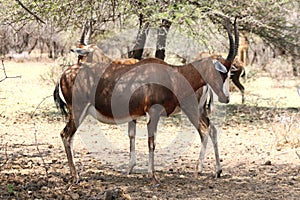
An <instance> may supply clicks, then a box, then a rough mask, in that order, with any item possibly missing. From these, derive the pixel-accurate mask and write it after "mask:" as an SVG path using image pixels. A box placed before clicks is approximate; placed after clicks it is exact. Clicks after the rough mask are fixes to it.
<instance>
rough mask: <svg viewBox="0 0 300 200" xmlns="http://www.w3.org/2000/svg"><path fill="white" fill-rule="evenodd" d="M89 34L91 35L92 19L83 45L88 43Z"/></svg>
mask: <svg viewBox="0 0 300 200" xmlns="http://www.w3.org/2000/svg"><path fill="white" fill-rule="evenodd" d="M91 35H92V20H90V25H89V29H88V31H87V34H86V37H85V39H84V45H88V44H89V40H90V38H91Z"/></svg>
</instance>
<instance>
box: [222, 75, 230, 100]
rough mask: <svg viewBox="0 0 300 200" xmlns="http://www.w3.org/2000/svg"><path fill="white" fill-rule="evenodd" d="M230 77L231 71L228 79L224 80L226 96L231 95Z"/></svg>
mask: <svg viewBox="0 0 300 200" xmlns="http://www.w3.org/2000/svg"><path fill="white" fill-rule="evenodd" d="M229 77H230V72H228V77H227V78H226V80H225V81H224V84H223V92H224V94H225V96H227V97H228V98H229V97H230V94H229Z"/></svg>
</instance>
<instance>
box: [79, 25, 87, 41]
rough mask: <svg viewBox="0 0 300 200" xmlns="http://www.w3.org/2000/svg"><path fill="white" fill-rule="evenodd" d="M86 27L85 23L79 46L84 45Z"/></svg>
mask: <svg viewBox="0 0 300 200" xmlns="http://www.w3.org/2000/svg"><path fill="white" fill-rule="evenodd" d="M85 27H86V22H85V23H84V25H83V27H82V31H81V35H80V40H79V44H84V34H85Z"/></svg>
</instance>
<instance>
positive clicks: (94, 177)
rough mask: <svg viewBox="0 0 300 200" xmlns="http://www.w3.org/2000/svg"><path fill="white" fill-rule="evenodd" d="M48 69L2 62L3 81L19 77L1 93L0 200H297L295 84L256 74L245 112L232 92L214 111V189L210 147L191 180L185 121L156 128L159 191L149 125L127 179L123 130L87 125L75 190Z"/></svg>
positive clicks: (298, 102) (81, 133)
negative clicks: (151, 166)
mask: <svg viewBox="0 0 300 200" xmlns="http://www.w3.org/2000/svg"><path fill="white" fill-rule="evenodd" d="M54 65H55V63H36V62H28V63H14V62H8V61H7V62H5V67H6V71H7V75H8V76H16V75H21V76H22V77H21V78H9V79H6V80H4V81H3V82H1V83H0V102H1V103H0V121H1V124H0V199H54V198H55V199H295V200H296V199H300V175H299V173H300V155H299V154H300V115H299V110H300V98H299V96H298V94H297V92H296V87H295V86H296V85H297V84H300V80H299V78H293V77H290V76H283V77H276V76H274V74H270V73H265V72H264V73H258V74H256V75H255V77H256V78H255V79H254V78H253V77H252V78H253V79H248V80H247V81H246V82H245V83H243V84H244V85H245V87H246V103H245V104H244V105H242V104H241V103H240V102H241V97H240V94H239V92H237V91H233V92H232V97H231V98H232V101H231V103H230V104H229V105H220V104H217V105H216V112H215V113H216V114H215V116H213V117H212V119H213V120H214V122H215V124H216V125H217V127H218V130H219V152H220V157H221V161H222V162H221V164H222V168H223V173H222V176H221V178H219V179H217V178H215V159H214V152H213V148H212V147H211V144H209V148H208V152H207V155H206V158H205V168H204V170H203V172H202V173H201V174H200V175H199V177H198V178H196V177H194V174H193V172H194V166H195V163H196V160H197V158H198V154H199V150H200V147H201V145H200V139H199V137H198V135H197V134H196V130H195V129H194V128H193V127H192V125H191V124H190V123H189V122H188V121H187V119H186V117H185V116H184V115H177V116H175V117H172V118H167V119H164V120H162V121H161V123H160V126H159V131H158V136H157V149H156V152H155V153H156V154H155V158H156V169H157V177H158V179H159V180H160V182H161V185H160V186H158V187H154V186H152V185H151V184H150V181H149V179H148V178H147V159H148V155H147V141H146V136H145V130H146V129H145V126H144V125H145V121H142V120H141V121H140V123H139V125H138V136H137V158H138V160H137V166H136V168H135V170H134V173H133V174H131V175H125V174H124V173H123V171H124V169H125V168H126V166H127V163H128V151H129V149H128V145H129V144H128V143H129V140H128V138H127V136H126V125H120V126H110V125H104V124H101V123H99V122H97V121H95V120H94V119H92V118H90V117H88V118H87V119H86V120H85V122H84V124H83V125H82V126H81V127H80V128H79V130H78V133H77V136H76V138H75V142H74V149H75V161H76V166H77V168H78V170H79V172H80V176H81V181H80V182H79V183H78V184H71V179H70V174H69V168H68V165H67V159H66V156H65V152H64V149H63V146H62V142H61V139H60V136H59V132H60V131H61V130H62V129H63V127H64V125H65V122H64V119H63V118H62V116H61V115H60V114H59V112H58V110H57V109H56V108H55V105H54V103H53V98H52V97H51V95H52V92H53V89H54V84H53V80H55V79H56V75H55V74H53V75H52V71H53V70H52V68H53V66H54ZM45 77H46V78H45ZM48 78H49V79H48ZM49 96H50V97H49ZM42 100H44V101H43V102H42V103H41V101H42ZM40 103H41V104H40ZM39 104H40V106H39V108H38V109H37V110H36V108H37V106H38V105H39ZM220 113H221V114H220Z"/></svg>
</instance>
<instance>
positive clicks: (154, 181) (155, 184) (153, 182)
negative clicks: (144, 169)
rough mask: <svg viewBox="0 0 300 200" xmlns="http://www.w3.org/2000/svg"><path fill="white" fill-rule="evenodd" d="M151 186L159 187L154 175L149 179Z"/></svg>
mask: <svg viewBox="0 0 300 200" xmlns="http://www.w3.org/2000/svg"><path fill="white" fill-rule="evenodd" d="M151 185H153V187H158V186H159V185H160V182H159V181H158V180H157V179H156V177H155V176H154V175H153V176H152V177H151Z"/></svg>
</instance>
